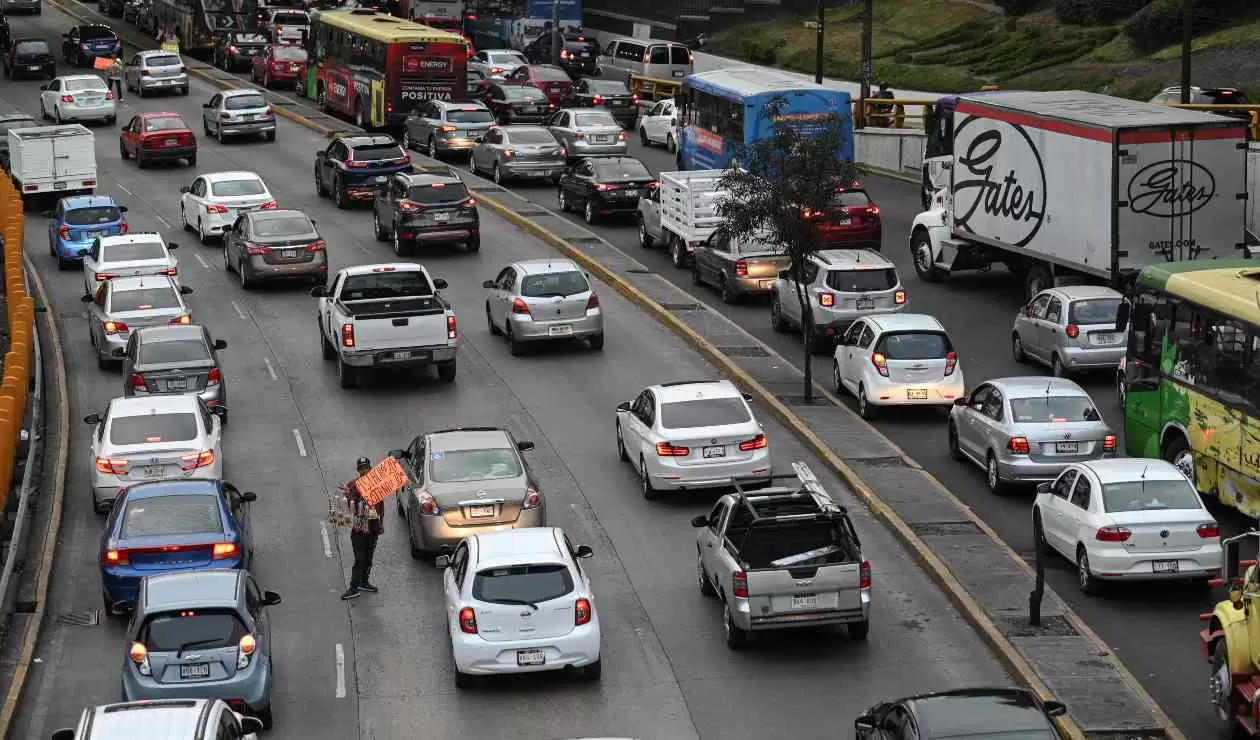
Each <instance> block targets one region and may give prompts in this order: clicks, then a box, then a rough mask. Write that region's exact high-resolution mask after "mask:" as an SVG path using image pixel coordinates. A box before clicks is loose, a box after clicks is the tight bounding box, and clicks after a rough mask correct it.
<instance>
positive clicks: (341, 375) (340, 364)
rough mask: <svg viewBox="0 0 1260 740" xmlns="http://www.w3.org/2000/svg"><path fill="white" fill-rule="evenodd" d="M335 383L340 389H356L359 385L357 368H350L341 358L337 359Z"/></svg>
mask: <svg viewBox="0 0 1260 740" xmlns="http://www.w3.org/2000/svg"><path fill="white" fill-rule="evenodd" d="M337 382H338V384H339V385H341V387H342V388H346V389H350V388H357V387H358V385H359V371H358V368H355V367H352V366H350V365H347V364H346V363H345V360H342V359H341V358H338V359H337Z"/></svg>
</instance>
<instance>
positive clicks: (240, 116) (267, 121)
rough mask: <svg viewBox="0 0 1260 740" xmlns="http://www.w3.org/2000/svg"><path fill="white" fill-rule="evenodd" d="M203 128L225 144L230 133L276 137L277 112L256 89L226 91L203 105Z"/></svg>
mask: <svg viewBox="0 0 1260 740" xmlns="http://www.w3.org/2000/svg"><path fill="white" fill-rule="evenodd" d="M201 128H202V130H203V131H204V132H205V134H206V136H214V137H215V138H217V139H218V140H219V143H220V144H222V143H223V140H224V139H226V138H227V137H229V136H259V135H262V136H265V137H266V138H267V141H275V140H276V112H275V110H273V109H272V107H271V106H270V105H268V104H267V99H266V98H264V97H263V96H262V94H261V93H259V92H258V91H257V90H246V89H238V90H224V91H223V92H220V93H215V94H214V96H213V97H212V98H210V100H209V101H208V102H206V103H205V104H204V105H202V106H201Z"/></svg>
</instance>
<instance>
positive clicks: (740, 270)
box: [735, 260, 748, 277]
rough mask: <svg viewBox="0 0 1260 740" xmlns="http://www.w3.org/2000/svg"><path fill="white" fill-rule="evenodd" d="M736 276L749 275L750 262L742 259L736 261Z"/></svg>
mask: <svg viewBox="0 0 1260 740" xmlns="http://www.w3.org/2000/svg"><path fill="white" fill-rule="evenodd" d="M735 277H748V262H747V261H746V260H740V261H738V262H736V263H735Z"/></svg>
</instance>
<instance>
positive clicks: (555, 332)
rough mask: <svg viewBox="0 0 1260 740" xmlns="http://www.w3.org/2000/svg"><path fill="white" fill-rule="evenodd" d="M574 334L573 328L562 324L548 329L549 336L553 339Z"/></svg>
mask: <svg viewBox="0 0 1260 740" xmlns="http://www.w3.org/2000/svg"><path fill="white" fill-rule="evenodd" d="M572 333H573V327H571V326H569V325H568V324H560V325H558V326H549V327H547V334H548V335H550V336H553V337H567V336H568V335H570V334H572Z"/></svg>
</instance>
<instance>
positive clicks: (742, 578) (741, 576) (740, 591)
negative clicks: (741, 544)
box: [731, 570, 748, 599]
mask: <svg viewBox="0 0 1260 740" xmlns="http://www.w3.org/2000/svg"><path fill="white" fill-rule="evenodd" d="M731 594H732V595H734V597H735V598H737V599H746V598H748V574H747V573H745V572H744V571H742V570H737V571H735V573H734V574H732V575H731Z"/></svg>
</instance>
